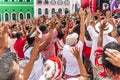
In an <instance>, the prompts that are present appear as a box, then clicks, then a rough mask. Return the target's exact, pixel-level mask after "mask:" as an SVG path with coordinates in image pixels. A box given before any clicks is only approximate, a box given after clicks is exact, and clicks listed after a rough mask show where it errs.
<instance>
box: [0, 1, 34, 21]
mask: <svg viewBox="0 0 120 80" xmlns="http://www.w3.org/2000/svg"><path fill="white" fill-rule="evenodd" d="M5 13H7V14H8V17H9V21H10V20H13V17H12V14H13V13H14V14H15V16H16V20H18V19H20V13H22V14H23V19H26V18H27V13H29V14H30V18H32V17H33V16H34V0H30V2H27V1H26V0H23V1H22V2H19V0H14V2H12V0H8V1H7V2H5V0H0V17H1V21H5Z"/></svg>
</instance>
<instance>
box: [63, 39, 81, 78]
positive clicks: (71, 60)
mask: <svg viewBox="0 0 120 80" xmlns="http://www.w3.org/2000/svg"><path fill="white" fill-rule="evenodd" d="M76 46H77V47H79V48H80V58H81V59H82V50H83V43H82V42H81V41H79V42H78V43H77V45H76ZM73 47H74V46H73ZM73 47H71V46H69V45H64V48H63V51H62V54H63V57H64V58H65V59H66V70H65V74H67V75H71V76H75V75H79V74H80V70H79V66H78V63H77V60H76V58H75V57H74V55H73V54H72V53H71V50H72V48H73Z"/></svg>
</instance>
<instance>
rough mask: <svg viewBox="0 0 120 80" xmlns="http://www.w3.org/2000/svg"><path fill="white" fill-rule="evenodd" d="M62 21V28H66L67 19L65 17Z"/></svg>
mask: <svg viewBox="0 0 120 80" xmlns="http://www.w3.org/2000/svg"><path fill="white" fill-rule="evenodd" d="M61 23H62V25H63V27H62V28H65V27H66V22H65V19H63V20H62V21H61Z"/></svg>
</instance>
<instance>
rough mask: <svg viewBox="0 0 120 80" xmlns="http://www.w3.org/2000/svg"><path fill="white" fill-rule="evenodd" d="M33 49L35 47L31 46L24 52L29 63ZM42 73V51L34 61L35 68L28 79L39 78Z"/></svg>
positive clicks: (36, 79)
mask: <svg viewBox="0 0 120 80" xmlns="http://www.w3.org/2000/svg"><path fill="white" fill-rule="evenodd" d="M25 46H26V45H25ZM32 49H33V47H30V48H28V49H27V50H26V51H25V52H24V56H25V61H26V63H28V61H29V59H30V56H31V51H32ZM24 50H25V47H24ZM41 75H43V57H42V55H41V53H40V54H39V57H38V59H37V60H36V61H35V62H34V65H33V69H32V72H31V74H30V76H29V79H28V80H38V79H39V78H40V76H41Z"/></svg>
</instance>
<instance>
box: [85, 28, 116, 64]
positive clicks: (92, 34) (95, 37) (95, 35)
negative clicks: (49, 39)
mask: <svg viewBox="0 0 120 80" xmlns="http://www.w3.org/2000/svg"><path fill="white" fill-rule="evenodd" d="M87 31H88V32H89V34H90V37H91V39H92V42H93V43H92V50H91V55H90V61H91V62H92V64H93V66H95V55H94V51H95V50H96V48H97V42H98V36H99V35H98V33H97V32H96V31H95V30H94V28H93V27H92V26H88V27H87ZM110 42H117V40H116V39H115V38H113V37H111V36H108V35H107V34H103V47H104V46H105V45H106V44H108V43H110Z"/></svg>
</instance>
